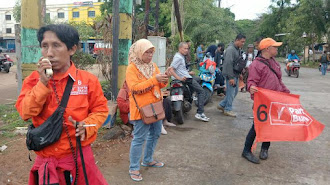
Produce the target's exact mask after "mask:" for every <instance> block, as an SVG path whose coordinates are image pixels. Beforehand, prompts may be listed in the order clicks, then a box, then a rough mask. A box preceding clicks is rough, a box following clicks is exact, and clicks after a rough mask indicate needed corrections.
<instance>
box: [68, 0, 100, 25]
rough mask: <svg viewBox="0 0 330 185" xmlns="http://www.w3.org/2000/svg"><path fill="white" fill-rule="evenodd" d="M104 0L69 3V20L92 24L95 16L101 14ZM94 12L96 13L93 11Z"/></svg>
mask: <svg viewBox="0 0 330 185" xmlns="http://www.w3.org/2000/svg"><path fill="white" fill-rule="evenodd" d="M101 4H103V3H102V2H92V1H86V2H81V3H74V4H71V5H69V7H68V9H69V21H70V22H71V21H73V22H82V21H84V22H86V23H88V24H92V23H93V21H94V18H95V17H97V16H100V15H101V11H100V6H101ZM93 12H94V13H93Z"/></svg>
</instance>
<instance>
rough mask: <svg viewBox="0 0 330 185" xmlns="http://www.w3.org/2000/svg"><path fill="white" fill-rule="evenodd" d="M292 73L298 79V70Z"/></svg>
mask: <svg viewBox="0 0 330 185" xmlns="http://www.w3.org/2000/svg"><path fill="white" fill-rule="evenodd" d="M294 73H295V75H296V78H298V77H299V70H296V71H295V72H294Z"/></svg>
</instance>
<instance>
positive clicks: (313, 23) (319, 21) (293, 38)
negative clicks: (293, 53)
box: [287, 0, 329, 60]
mask: <svg viewBox="0 0 330 185" xmlns="http://www.w3.org/2000/svg"><path fill="white" fill-rule="evenodd" d="M326 5H329V3H328V4H325V3H324V2H323V1H322V0H314V1H309V0H300V2H299V4H298V5H297V10H296V11H294V12H291V14H290V21H288V22H287V27H288V30H289V31H290V33H291V34H290V36H289V38H288V40H289V43H293V42H300V43H301V45H302V46H303V45H304V44H303V43H305V42H307V44H308V45H311V46H314V45H315V43H316V42H318V43H321V42H323V41H322V39H323V38H324V37H328V38H329V22H328V18H327V17H326V11H327V8H328V7H327V6H326ZM303 33H306V35H307V38H305V39H304V38H303V37H302V35H303ZM312 49H313V50H314V47H312ZM313 53H314V54H315V52H313ZM313 60H315V57H314V55H313Z"/></svg>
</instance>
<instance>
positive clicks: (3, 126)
mask: <svg viewBox="0 0 330 185" xmlns="http://www.w3.org/2000/svg"><path fill="white" fill-rule="evenodd" d="M0 115H1V116H0V136H1V137H5V138H12V137H14V136H16V134H15V133H14V130H15V128H16V127H25V126H27V125H28V124H30V123H31V121H27V122H26V121H23V120H22V119H21V118H20V116H19V114H18V112H17V110H16V108H15V106H14V104H6V105H0Z"/></svg>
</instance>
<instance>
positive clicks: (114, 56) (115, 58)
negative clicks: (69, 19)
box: [111, 0, 119, 101]
mask: <svg viewBox="0 0 330 185" xmlns="http://www.w3.org/2000/svg"><path fill="white" fill-rule="evenodd" d="M112 12H113V30H112V36H113V39H112V74H111V84H112V85H111V90H112V98H114V100H113V101H115V99H116V98H117V94H118V88H117V87H118V59H119V57H118V51H119V0H114V1H113V6H112Z"/></svg>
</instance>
